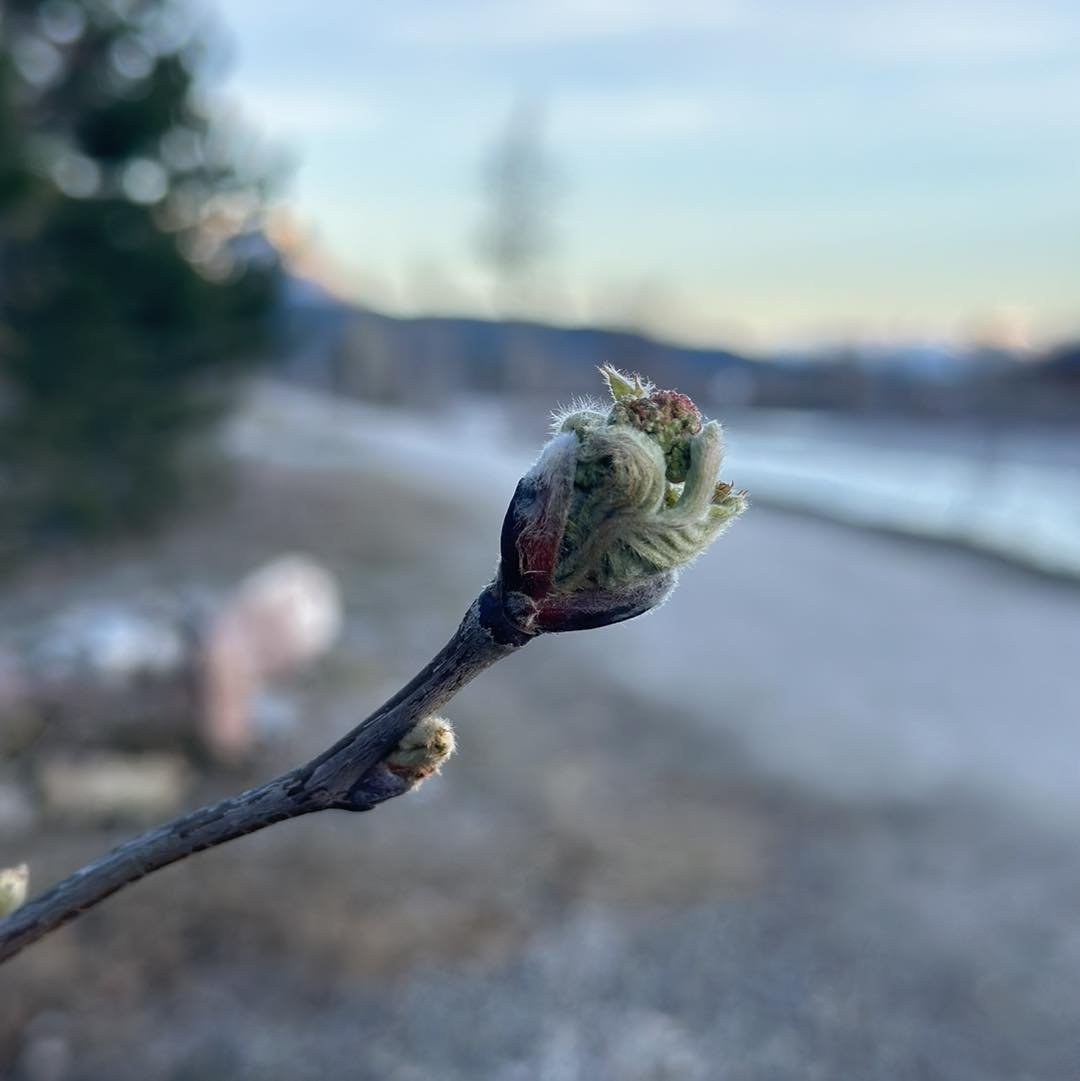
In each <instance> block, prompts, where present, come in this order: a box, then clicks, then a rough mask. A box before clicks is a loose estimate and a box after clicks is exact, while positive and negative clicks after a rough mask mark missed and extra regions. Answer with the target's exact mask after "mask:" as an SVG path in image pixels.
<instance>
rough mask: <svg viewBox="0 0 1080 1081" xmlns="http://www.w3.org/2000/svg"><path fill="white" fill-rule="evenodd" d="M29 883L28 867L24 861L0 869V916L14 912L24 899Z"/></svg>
mask: <svg viewBox="0 0 1080 1081" xmlns="http://www.w3.org/2000/svg"><path fill="white" fill-rule="evenodd" d="M29 885H30V868H29V867H27V866H26V864H25V863H20V864H19V866H18V867H4V868H2V869H0V916H6V915H7V914H8V913H9V912H14V911H15V909H17V908H18V907H19V906H20V905H21V904H22V903H23V901H25V900H26V890H27V888H28V887H29Z"/></svg>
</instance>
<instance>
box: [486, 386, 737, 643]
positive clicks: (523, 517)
mask: <svg viewBox="0 0 1080 1081" xmlns="http://www.w3.org/2000/svg"><path fill="white" fill-rule="evenodd" d="M600 371H601V374H602V375H603V377H604V379H605V381H606V382H607V385H608V389H609V390H610V392H611V397H612V405H611V406H609V407H607V408H606V409H605V407H603V406H600V405H597V404H595V403H589V402H585V403H579V404H578V405H577V406H575V407H574V408H573V409H571V410H568V411H567V412H565V413H562V414H560V415H558V416H556V418H555V426H554V427H555V434H554V435H553V437H552V439H551V440H550V441H549V442H548V443H547V445H546V446H545V447H544V449H543V450H542V451H541V453H540V457H539V458H538V459H537V460H536V463H535V464H534V465H533V467H532V469H530V470H529V472H528V473H526V474H525V476H524V477H523V478H522V479H521V481H520V482H519V484H518V487H517V491H516V492H515V493H514V498H513V499H512V500H511V502H510V507H509V509H508V510H507V512H506V518H505V519H504V521H503V530H502V545H501V547H502V553H501V554H502V559H501V562H500V565H499V576H498V578H497V580H496V583H495V589H494V596H495V598H496V599H497V601H498V602H499V604H500V606H501V615H502V618H503V619H504V620H505V621H507V622H508V623H509V624H510V626H511V628H513V630H514V631H516V632H517V633H518V634H520V635H521V636H523V637H524V638H528V637H530V636H532V635H536V634H540V633H543V632H557V631H572V630H584V629H587V628H590V627H602V626H606V625H607V624H609V623H617V622H620V621H621V620H624V619H630V618H632V617H633V616H636V615H640V614H641V613H643V612H646V611H648V610H649V609H650V608H654V607H656V606H657V605H658V604H660V603H662V602H663V601H664V600H665V599H666V598H667V596H668V594H669V593H670V592H671V590H672V588H673V587H674V585H675V582H676V573H677V571H678V569H679V568H680V567H682V566H684V565H686V564H687V563H689V562H691V561H692V560H693V559H694V558H696V557H697V556H698V555H700V554H701V553H702V552H703V551H704V550H705V549H706V548H707V547H708V546H709V544H711V543H712V541H713V540H715V539H716V537H718V536H719V535H720V533H722V532H723V531H724V529H725V528H726V527H727V525H728V524H730V523H731V522H732V521H733V520H734V519H735V518H737V517H738V516H739V515H740V514H741V513H742V512H743V510H745V508H746V493H745V492H735V491H733V489H732V486H731V485H730V484H724V483H719V482H718V481H717V471H718V470H719V468H720V462H721V459H722V457H723V446H722V440H721V432H720V425H719V424H717V423H716V422H715V421H709V422H707V423H706V422H703V420H702V417H701V414H700V413H699V412H698V409H697V407H696V406H695V405H694V403H693V402H692V401H691V400H690V399H689V398H688V397H686V395H685V394H679V393H678V392H676V391H670V390H656V389H655V388H653V387H652V386H651V385H649V384H648V383H646V382H644V381H643V380H642V379H641V377H640V376H637V375H635V376H633V377H632V378H631V377H628V376H625V375H623V374H622V373H621V372H618V371H617V370H616V369H614V368H612V367H604V368H601V369H600Z"/></svg>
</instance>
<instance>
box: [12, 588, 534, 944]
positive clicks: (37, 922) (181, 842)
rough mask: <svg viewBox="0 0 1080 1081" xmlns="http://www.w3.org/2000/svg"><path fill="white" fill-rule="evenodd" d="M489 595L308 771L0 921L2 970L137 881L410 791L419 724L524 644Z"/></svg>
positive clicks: (166, 832) (197, 818) (90, 868)
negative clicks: (293, 823) (278, 827)
mask: <svg viewBox="0 0 1080 1081" xmlns="http://www.w3.org/2000/svg"><path fill="white" fill-rule="evenodd" d="M496 588H497V587H495V586H491V587H489V588H488V589H487V590H485V591H484V592H483V593H481V595H480V596H479V597H478V598H477V600H476V601H475V602H474V603H473V605H472V606H471V607H470V608H469V611H468V612H467V613H466V615H465V618H464V619H463V620H462V622H461V625H460V626H459V627H458V629H457V631H455V633H454V635H453V637H452V638H451V639H450V641H449V642H447V644H446V645H445V646H444V647H443V648H442V650H440V652H439V653H438V654H437V655H436V656H435V658H434V659H433V660H432V661H431V663H430V664H428V666H427V667H426V668H424V670H423V671H422V672H420V673H419V674H418V675H417V676H416V677H415V678H414V679H413V680H412V681H411V682H410V683H408V684H407V685H406V686H405V687H403V688H402V689H401V690H400V691H399V692H398V693H397V694H396V695H394V697H393V698H391V699H390V700H389V701H388V702H386V703H385V704H384V705H383V706H381V707H380V708H379V709H377V710H376V711H375V712H374V713H373V714H371V716H370V717H368V718H367V719H366V720H364V721H362V722H361V723H360V724H359V725H357V727H356V728H354V729H353V730H352V731H351V732H349V733H348V734H347V735H346V736H344V737H342V739H340V740H339V741H338V742H337V743H335V744H334V745H333V746H332V747H329V748H328V749H327V750H325V751H324V752H323V753H322V754H320V755H318V756H317V757H316V758H314V759H312V760H311V761H310V762H308V763H307V765H304V766H300V767H299V768H297V769H294V770H290V771H289V772H288V773H284V774H282V775H281V776H280V777H276V778H274V779H273V780H272V781H268V782H266V783H265V784H262V785H259V786H258V787H256V788H251V789H248V790H247V791H246V792H242V793H240V794H239V795H236V796H230V797H228V798H227V799H223V800H221V801H219V802H218V803H213V804H209V805H208V806H206V807H201V808H199V809H198V810H196V811H192V812H191V813H190V814H187V815H184V816H182V817H181V818H177V819H174V820H173V821H171V822H168V823H166V824H165V825H163V826H159V827H157V828H156V829H153V830H150V831H149V832H147V833H144V834H142V835H141V836H139V837H136V838H134V839H133V840H130V841H127V842H126V843H124V844H122V845H120V846H119V847H117V848H115V849H113V850H112V851H111V852H109V853H107V854H106V855H105V856H102V857H101V858H100V859H98V860H95V861H94V862H93V863H90V864H87V865H86V866H85V867H83V868H82V869H81V870H78V871H76V872H75V873H74V874H72V875H70V876H69V877H68V878H65V879H64V880H63V881H61V882H59V883H57V884H56V885H55V886H53V887H52V888H51V889H50V890H48V891H46V892H45V893H43V894H41V896H39V897H37V898H35V899H33V900H31V901H29V902H27V903H26V904H25V905H23V906H22V907H21V908H19V909H17V910H16V911H15V912H14V913H12V914H11V915H10V916H8V917H7V918H6V919H3V920H0V962H3V961H6V960H8V959H9V958H10V957H13V956H14V955H15V954H17V953H18V952H19V951H20V950H22V949H25V948H26V947H27V946H29V945H31V944H32V943H34V942H36V941H37V940H38V939H40V938H43V937H44V936H45V935H47V934H49V933H50V932H51V931H54V930H56V929H57V928H58V927H61V926H63V925H64V924H65V923H68V922H69V921H70V920H72V919H74V918H75V917H76V916H78V915H79V914H80V913H82V912H85V911H86V910H87V909H88V908H92V907H93V906H94V905H96V904H97V903H98V902H100V901H103V900H105V898H107V897H109V896H111V895H112V894H114V893H116V892H117V891H118V890H120V889H123V888H124V887H125V886H128V885H130V884H131V883H132V882H137V881H138V880H139V879H140V878H143V877H144V876H145V875H148V874H150V873H151V872H153V871H156V870H158V869H159V868H161V867H166V866H168V865H169V864H170V863H176V862H177V861H178V860H182V859H184V858H185V857H187V856H190V855H192V854H193V853H195V852H201V851H203V850H204V849H207V848H213V847H215V846H216V845H220V844H224V843H225V842H226V841H231V840H233V839H235V838H237V837H243V836H244V835H245V834H248V833H254V832H255V831H256V830H261V829H263V828H264V827H266V826H271V825H273V824H274V823H275V822H282V821H284V820H285V819H288V818H298V817H299V816H300V815H306V814H312V813H313V812H315V811H325V810H344V811H367V810H370V809H371V808H372V807H374V806H375V805H376V804H379V803H382V802H384V801H386V800H388V799H392V798H394V797H395V796H400V795H402V794H403V793H404V792H407V791H409V789H410V788H412V787H413V785H414V783H415V778H412V779H410V778H409V777H408V776H407V775H402V774H401V773H400V772H398V771H394V770H392V769H390V768H388V767H387V766H386V764H385V760H386V759H387V758H388V757H389V756H390V755H391V754H392V753H393V752H394V750H395V749H396V748H397V746H398V744H399V743H400V742H401V740H402V739H403V738H404V737H405V736H406V735H407V734H408V733H409V732H410V731H411V730H412V728H413V727H414V726H415V725H416V724H418V723H419V722H420V721H421V720H423V718H425V717H427V716H429V715H431V714H432V713H435V712H436V711H437V710H439V709H440V707H442V706H443V705H445V703H446V702H448V701H449V700H450V699H451V698H452V697H453V696H454V695H455V694H456V693H457V692H458V691H459V690H460V689H461V688H462V687H463V686H465V684H466V683H468V682H469V681H470V680H472V679H473V678H474V677H475V676H477V675H479V674H480V673H481V672H482V671H484V669H486V668H488V667H490V666H491V665H492V664H494V663H495V662H496V661H497V660H499V659H501V658H502V657H505V656H507V655H508V654H510V653H513V652H514V651H515V650H516V649H518V648H520V647H521V646H522V645H524V644H525V643H526V642H528V641H529V640H530V637H531V636H530V635H527V634H525V633H523V632H522V631H521V630H520V629H518V628H517V627H514V626H513V625H512V624H510V623H509V622H507V619H506V616H505V614H504V613H503V608H502V604H501V603H500V600H499V598H498V597H497V595H496Z"/></svg>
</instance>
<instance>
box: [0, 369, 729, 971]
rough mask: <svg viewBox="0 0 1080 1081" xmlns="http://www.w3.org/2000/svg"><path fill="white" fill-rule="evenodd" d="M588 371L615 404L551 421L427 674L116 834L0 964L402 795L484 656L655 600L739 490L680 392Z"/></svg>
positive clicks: (7, 940) (26, 913)
mask: <svg viewBox="0 0 1080 1081" xmlns="http://www.w3.org/2000/svg"><path fill="white" fill-rule="evenodd" d="M601 372H602V374H603V376H604V379H605V381H606V382H607V385H608V389H609V390H610V392H611V397H612V401H613V403H614V404H613V405H612V406H611V408H610V410H609V411H608V412H607V413H604V412H602V411H600V410H599V409H598V408H595V407H594V405H593V404H588V403H585V404H582V405H581V407H580V408H575V409H573V410H571V411H569V412H567V413H564V414H560V415H559V416H558V417H557V428H558V432H557V434H556V435H555V436H553V437H552V439H551V440H550V441H549V442H548V444H547V446H546V447H545V448H544V450H543V451H542V452H541V454H540V457H539V458H537V460H536V462H535V463H534V464H533V467H532V469H530V470H529V472H528V473H526V474H525V476H524V477H522V479H521V481H520V482H519V483H518V486H517V490H516V491H515V493H514V497H513V499H512V500H511V501H510V507H509V509H508V510H507V512H506V517H505V519H504V520H503V528H502V534H501V538H500V557H501V558H500V561H499V570H498V574H497V575H496V578H495V581H494V582H492V584H491V585H490V586H488V588H487V589H485V590H484V591H483V593H481V594H480V596H479V597H478V598H477V599H476V601H475V602H474V603H473V605H472V607H471V608H470V609H469V611H468V612H467V613H466V615H465V618H464V620H462V623H461V626H460V627H458V629H457V632H456V633H455V634H454V636H453V638H451V639H450V641H449V642H448V643H447V644H446V646H444V647H443V649H442V651H441V652H440V653H439V654H438V656H437V657H436V658H435V659H434V660H433V661H432V662H431V663H430V664H429V665H428V666H427V668H425V669H424V670H423V671H422V672H421V673H420V674H419V675H418V676H417V677H416V678H415V679H414V680H413V681H412V682H411V683H410V684H408V686H406V687H404V688H403V689H402V690H401V691H399V692H398V694H396V695H395V696H394V697H393V698H391V699H390V701H389V702H387V703H386V705H384V706H383V707H382V708H381V709H379V710H377V711H376V712H375V713H373V714H372V715H371V716H370V717H369V718H368V719H367V720H366V721H364V722H363V723H362V724H360V725H359V726H358V727H357V728H354V729H353V730H352V731H351V732H350V733H349V734H348V735H347V736H345V737H344V738H343V739H341V740H340V741H339V742H337V743H336V744H334V746H333V747H330V748H329V749H328V750H326V751H324V752H323V753H322V754H321V755H319V756H318V757H317V758H315V759H313V760H312V761H311V762H309V763H308V764H307V765H306V766H301V767H300V768H299V769H295V770H292V771H291V772H290V773H285V774H283V775H282V776H280V777H277V778H275V779H274V780H272V781H269V782H268V783H266V784H264V785H262V786H261V787H259V788H253V789H251V790H250V791H248V792H243V793H241V794H240V795H239V796H233V797H231V798H229V799H225V800H222V801H221V802H220V803H215V804H212V805H210V806H208V807H203V808H201V809H200V810H198V811H194V812H192V813H191V814H189V815H186V816H185V817H183V818H178V819H177V820H176V821H174V822H170V823H168V824H167V825H164V826H160V827H159V828H158V829H156V830H151V831H150V832H149V833H146V834H143V836H142V837H137V838H136V839H135V840H133V841H128V842H127V844H123V845H121V846H120V847H119V848H117V849H114V850H113V851H112V852H110V853H109V854H108V855H107V856H104V857H103V858H102V859H100V860H98V861H97V862H96V863H91V864H89V865H88V866H87V867H84V868H83V869H82V870H81V871H76V872H75V874H73V875H72V876H71V877H70V878H66V879H65V880H64V881H63V882H61V883H59V885H56V886H54V887H53V888H52V889H51V890H49V891H48V892H47V893H45V894H43V895H42V896H41V897H39V898H37V899H36V900H33V901H31V902H30V903H29V904H27V905H26V906H25V907H23V908H20V909H16V911H15V912H14V913H13V914H12V915H11V916H8V917H7V919H6V920H3V921H0V961H4V960H6V959H7V958H9V957H11V956H12V955H13V954H15V953H17V952H18V951H19V950H21V949H23V948H24V947H25V946H28V945H29V944H30V943H31V942H35V941H36V940H37V939H39V938H41V937H42V936H43V935H46V934H48V933H49V932H50V931H52V930H54V929H55V928H57V927H60V926H61V925H62V924H64V923H66V922H67V921H68V920H70V919H73V918H74V917H75V916H77V915H78V914H79V913H80V912H84V911H85V910H86V909H88V908H90V907H91V906H92V905H96V904H97V903H98V902H99V901H101V900H103V899H104V898H106V897H108V896H109V895H110V894H113V893H115V892H116V891H117V890H119V889H122V888H123V887H124V886H126V885H128V884H129V883H131V882H135V881H137V880H138V879H140V878H142V877H143V875H147V874H149V873H150V872H151V871H156V870H157V869H158V868H159V867H165V866H166V865H167V864H170V863H175V862H176V861H177V860H181V859H183V858H184V857H185V856H190V855H191V854H192V853H193V852H199V851H201V850H202V849H204V848H211V847H213V846H214V845H220V844H224V843H225V842H226V841H231V840H232V839H233V838H235V837H242V836H243V835H244V834H245V833H254V832H255V830H260V829H262V828H263V827H264V826H269V825H272V824H273V823H275V822H281V821H283V820H284V819H286V818H297V817H299V816H300V815H305V814H311V813H312V812H313V811H326V810H332V809H333V810H343V811H367V810H370V809H371V808H372V807H374V806H375V804H377V803H381V802H383V801H384V800H387V799H392V798H393V797H394V796H399V795H401V794H402V793H403V792H406V791H408V789H409V788H410V787H412V785H413V784H415V782H416V780H417V779H418V774H417V772H416V767H415V758H414V757H413V754H414V752H413V751H412V750H410V751H408V752H403V757H401V758H399V760H398V762H397V764H396V766H395V764H394V763H393V762H392V761H389V760H390V759H392V756H393V754H394V752H395V749H396V748H398V745H399V743H400V742H401V740H402V738H403V737H404V736H406V735H407V734H408V733H409V732H411V731H413V729H414V728H415V727H416V726H417V724H418V723H419V722H421V721H422V720H423V719H424V718H426V717H429V716H430V715H431V714H432V713H434V712H435V711H436V710H438V709H439V708H440V707H441V706H442V705H444V704H445V703H446V702H447V701H449V699H450V698H452V697H453V696H454V694H456V693H457V691H459V690H460V689H461V688H462V687H463V686H464V685H465V684H466V683H468V682H469V680H471V679H472V678H473V677H474V676H476V675H477V674H479V673H480V672H482V671H483V670H484V669H485V668H487V667H488V666H489V665H491V664H494V663H495V661H497V660H499V659H500V658H501V657H505V656H506V655H507V654H509V653H512V652H513V651H514V650H515V649H518V648H519V647H521V646H523V645H524V644H525V643H526V642H528V641H529V640H530V639H531V638H533V637H535V636H536V635H538V634H546V633H558V632H564V631H575V630H586V629H588V628H592V627H604V626H607V625H609V624H611V623H618V622H620V621H621V620H624V619H632V618H633V617H634V616H637V615H640V614H641V613H642V612H647V611H649V610H650V609H651V608H655V607H656V606H657V605H658V604H662V603H663V602H664V600H665V599H666V597H667V596H668V594H669V593H670V592H671V590H672V588H673V587H674V585H675V581H676V574H677V570H678V568H679V567H681V566H684V565H685V564H686V563H689V562H690V561H691V560H693V559H694V558H695V557H696V556H698V555H699V554H700V553H701V552H703V551H704V550H705V549H706V548H707V547H708V545H709V544H710V543H711V542H712V541H713V540H714V539H715V538H716V537H717V536H718V535H719V534H720V533H722V532H723V530H724V529H725V528H726V527H727V525H728V524H729V523H730V522H731V521H733V520H734V519H735V518H737V517H738V516H739V514H741V513H742V511H743V509H744V508H745V506H746V499H745V493H742V492H735V491H733V489H732V486H731V485H730V484H718V483H717V476H716V473H717V469H718V468H719V466H720V459H721V435H720V427H719V425H718V424H716V423H715V422H714V421H710V422H708V423H704V422H703V419H702V417H701V414H700V413H699V412H698V409H697V407H696V406H695V405H694V403H693V402H692V401H690V399H689V398H687V397H686V396H685V395H684V394H679V393H677V392H675V391H667V390H656V389H655V388H653V387H652V386H651V385H650V384H648V383H646V382H643V381H642V380H641V379H640V378H639V377H637V376H635V377H634V378H633V379H632V380H631V379H630V378H629V377H627V376H624V375H623V374H622V373H621V372H617V371H615V369H613V368H610V367H605V368H603V369H601ZM421 768H423V767H421ZM410 770H411V771H412V772H410Z"/></svg>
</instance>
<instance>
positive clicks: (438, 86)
mask: <svg viewBox="0 0 1080 1081" xmlns="http://www.w3.org/2000/svg"><path fill="white" fill-rule="evenodd" d="M217 6H218V10H219V17H220V20H221V21H222V22H223V23H224V25H225V26H226V27H227V28H228V30H229V32H230V34H231V36H232V38H233V42H234V50H233V52H234V55H233V64H232V69H231V73H230V76H229V78H228V81H227V84H226V88H227V91H228V94H229V95H230V97H231V98H232V99H233V100H234V101H235V102H237V103H238V104H239V107H240V109H241V111H242V113H243V115H244V116H245V117H246V118H247V119H248V120H249V121H251V122H253V123H255V125H256V126H257V127H259V128H260V129H261V130H263V131H264V132H266V133H267V134H268V135H270V136H272V137H273V138H275V139H276V140H277V141H278V142H280V143H283V144H284V145H286V146H288V147H289V148H290V149H291V150H292V152H293V153H294V155H295V159H296V161H297V163H298V165H297V169H296V172H295V174H294V177H293V180H292V183H291V185H290V187H289V189H288V193H287V195H288V202H289V203H290V205H291V206H292V207H293V208H294V211H295V214H296V216H297V218H298V219H299V221H300V222H301V223H303V225H304V227H305V228H307V229H310V230H311V231H312V233H313V235H314V236H315V238H316V242H317V246H318V249H319V250H320V251H321V252H322V253H323V260H324V262H326V263H333V264H334V266H335V272H334V280H335V282H336V283H337V284H338V285H339V287H341V288H344V289H347V290H348V291H349V292H351V293H352V295H354V296H357V297H360V298H362V299H366V300H368V301H369V302H370V303H373V304H376V305H378V306H381V307H385V308H388V309H391V310H400V311H414V310H440V311H470V312H473V311H475V312H484V311H487V310H489V309H488V297H489V295H490V289H489V287H488V280H487V277H486V275H485V273H484V270H483V267H482V266H481V265H480V264H479V263H478V261H477V259H476V254H475V244H474V237H475V233H476V228H477V224H478V220H479V216H480V212H481V205H482V204H481V198H480V189H479V180H478V177H479V170H480V162H481V160H482V157H483V154H484V152H485V150H486V148H487V147H489V146H490V144H491V143H492V141H493V139H494V138H495V135H496V133H497V132H498V130H499V129H500V126H501V125H502V124H503V123H504V122H505V120H506V118H507V116H508V114H509V112H510V109H511V108H512V106H513V104H514V102H515V101H517V100H523V99H526V100H532V101H541V102H543V103H544V107H545V109H546V115H547V145H548V148H549V151H550V154H551V156H552V158H553V159H554V161H555V162H556V163H557V165H558V168H559V171H560V174H561V178H562V179H561V185H560V194H559V197H558V199H557V202H556V204H555V209H554V224H555V227H556V228H555V232H556V238H557V240H556V243H555V245H554V247H553V250H552V252H551V255H550V258H549V260H548V263H547V266H546V269H545V273H544V276H543V282H544V288H543V290H541V291H540V293H539V295H538V297H537V299H536V301H535V303H534V307H535V309H536V312H535V313H536V314H539V315H542V316H547V317H551V318H556V319H559V320H561V321H573V320H579V319H581V320H600V321H611V320H616V321H623V322H625V321H627V320H630V321H634V322H636V323H637V324H638V325H641V326H644V327H645V328H647V329H651V330H654V331H656V332H659V333H662V334H667V335H672V336H675V337H678V338H681V339H684V340H690V341H709V342H724V341H731V342H733V343H735V344H738V345H741V346H744V347H751V348H753V347H761V348H765V347H770V346H773V345H777V344H781V345H783V344H789V343H794V342H798V343H805V342H813V341H822V340H835V339H838V338H844V339H846V338H886V339H890V338H897V337H923V336H928V337H942V336H945V337H953V336H966V335H970V334H976V335H990V336H993V335H1002V336H1005V337H1006V338H1009V339H1011V340H1021V341H1022V340H1025V339H1030V340H1032V341H1033V342H1035V343H1039V342H1041V341H1044V340H1046V339H1047V338H1050V337H1053V336H1056V335H1058V334H1060V333H1063V332H1073V331H1076V330H1078V329H1080V3H1078V2H1077V0H1024V2H1021V0H1009V2H993V0H987V2H978V3H976V2H959V3H949V2H947V0H938V2H926V0H882V2H877V3H875V2H867V3H852V2H840V0H814V2H805V3H800V2H796V0H761V2H757V3H750V2H745V3H743V2H739V0H734V2H732V3H726V2H724V0H717V2H713V3H701V2H696V0H657V2H653V0H648V2H646V0H626V2H616V0H560V2H554V3H524V2H520V0H442V2H420V0H394V2H382V3H368V2H359V0H318V2H312V3H306V4H304V3H298V2H297V0H219V3H218V5H217Z"/></svg>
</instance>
